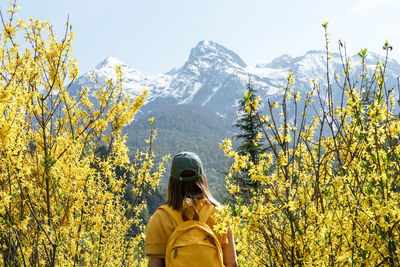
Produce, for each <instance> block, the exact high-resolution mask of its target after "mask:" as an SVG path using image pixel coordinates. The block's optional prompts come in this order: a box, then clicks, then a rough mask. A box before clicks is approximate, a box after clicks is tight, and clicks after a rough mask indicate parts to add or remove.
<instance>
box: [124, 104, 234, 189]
mask: <svg viewBox="0 0 400 267" xmlns="http://www.w3.org/2000/svg"><path fill="white" fill-rule="evenodd" d="M150 117H154V128H156V129H157V137H156V139H155V141H154V145H153V149H154V153H155V154H156V156H157V158H158V159H160V157H161V156H162V155H166V154H171V157H173V155H175V154H177V153H178V152H180V151H193V152H195V153H197V154H198V155H199V156H200V158H201V159H202V161H203V165H204V168H205V172H206V175H207V178H208V181H209V185H210V188H211V190H212V192H213V193H215V194H216V195H218V192H219V191H222V190H223V188H224V174H223V173H221V172H223V171H227V169H228V168H229V164H228V159H227V158H226V157H225V156H224V153H223V151H222V150H221V148H220V147H219V144H220V143H221V141H222V140H223V139H225V138H230V137H232V136H233V132H232V126H231V125H230V124H229V123H228V122H226V121H225V120H224V119H223V118H221V117H219V116H218V115H216V114H215V113H214V112H211V111H209V110H208V109H206V108H205V107H202V106H193V105H174V106H169V107H166V108H163V109H160V110H157V111H154V112H151V113H150V114H141V115H140V116H139V117H138V118H137V119H135V120H134V121H133V122H132V123H131V124H130V125H129V126H127V127H126V128H125V129H124V133H125V134H126V135H127V146H128V147H129V148H130V149H131V151H129V155H131V156H132V155H133V154H134V153H135V152H136V151H135V149H144V148H145V147H146V145H147V144H146V143H145V142H144V140H147V139H148V138H149V135H150V123H149V121H148V118H150ZM170 162H171V161H169V162H168V163H167V165H166V167H167V171H166V173H165V177H164V178H162V184H163V185H164V186H165V185H166V184H167V183H168V179H169V167H170Z"/></svg>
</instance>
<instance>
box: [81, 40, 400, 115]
mask: <svg viewBox="0 0 400 267" xmlns="http://www.w3.org/2000/svg"><path fill="white" fill-rule="evenodd" d="M331 55H332V57H333V59H332V60H331V61H329V64H330V67H329V71H330V72H332V73H333V72H334V71H335V72H336V71H337V72H339V73H340V71H341V70H342V69H343V68H342V66H341V60H340V57H339V55H338V54H335V53H331ZM357 57H358V56H357V55H356V56H355V57H353V60H354V61H357ZM367 59H368V61H371V62H372V63H373V64H376V63H377V60H378V56H377V55H376V54H373V53H371V54H369V56H368V58H367ZM358 61H359V57H358ZM116 65H120V66H122V72H123V73H124V76H123V84H124V90H125V92H126V93H128V94H131V95H133V96H135V95H138V94H139V93H140V92H142V90H143V89H144V88H147V89H148V90H149V96H148V99H147V103H146V105H145V106H144V107H143V108H142V111H152V110H156V109H159V108H162V107H165V106H167V105H176V104H190V105H202V106H206V107H207V108H209V109H210V110H213V111H215V112H216V113H218V114H221V115H222V116H225V117H226V118H232V117H234V116H235V114H236V111H237V104H238V100H240V99H241V98H242V97H243V93H244V91H245V90H246V84H247V82H248V81H249V79H250V81H251V82H252V84H253V86H254V88H255V89H256V90H258V95H259V96H260V97H261V98H267V97H272V98H275V99H278V98H279V96H280V94H281V88H282V87H285V86H286V83H287V78H286V77H287V75H288V69H289V68H291V69H292V70H293V73H294V75H295V77H296V84H295V87H296V90H300V91H302V93H301V95H305V93H306V92H308V91H309V90H311V88H310V86H311V82H310V81H311V79H314V78H316V79H318V81H321V87H323V86H324V84H323V83H324V80H325V79H326V70H327V68H326V52H325V51H318V50H312V51H309V52H307V53H305V54H304V55H302V56H298V57H292V56H289V55H282V56H280V57H278V58H276V59H274V60H273V61H272V62H270V63H267V64H259V65H257V66H256V67H247V66H246V63H245V62H243V60H242V59H241V58H240V57H239V56H238V55H237V54H236V53H235V52H233V51H231V50H229V49H227V48H225V47H224V46H222V45H220V44H218V43H216V42H213V41H210V40H203V41H200V42H199V43H198V44H197V45H196V46H195V47H194V48H192V49H191V52H190V56H189V58H188V60H187V61H186V62H185V64H183V66H182V67H180V68H174V69H172V70H171V71H169V72H167V73H164V74H155V75H146V74H144V73H142V72H141V71H139V70H137V69H134V68H132V67H130V66H128V65H126V64H125V63H124V62H122V61H121V60H119V59H118V58H116V57H113V56H112V57H108V58H106V59H105V60H103V61H102V62H101V63H100V64H98V65H97V67H96V68H95V69H94V70H93V72H94V76H95V78H96V80H98V81H100V82H101V81H105V80H107V79H110V78H111V79H115V78H116V76H115V67H116ZM357 71H359V70H357V69H355V72H357ZM387 73H388V74H390V76H388V78H389V79H388V81H389V82H391V80H395V78H393V77H397V76H398V74H399V73H400V65H399V64H398V63H397V62H396V61H394V60H389V61H388V68H387ZM90 76H91V75H90V74H89V73H87V74H84V75H83V76H81V77H79V79H78V80H77V82H76V86H89V87H91V88H96V86H95V83H94V82H93V81H92V80H91V79H90Z"/></svg>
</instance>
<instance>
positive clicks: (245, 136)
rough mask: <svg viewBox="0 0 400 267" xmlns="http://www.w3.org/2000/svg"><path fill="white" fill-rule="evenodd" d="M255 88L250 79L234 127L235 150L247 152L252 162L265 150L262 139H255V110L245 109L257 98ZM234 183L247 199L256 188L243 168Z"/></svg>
mask: <svg viewBox="0 0 400 267" xmlns="http://www.w3.org/2000/svg"><path fill="white" fill-rule="evenodd" d="M256 93H257V90H256V89H254V86H253V84H252V83H251V81H250V79H249V82H248V83H247V90H246V93H245V95H246V98H243V99H242V100H240V102H239V111H238V114H237V116H236V123H235V124H234V127H236V128H238V129H239V133H238V134H237V135H235V136H234V138H235V139H237V140H238V141H239V144H240V145H239V147H238V148H237V151H238V153H239V154H240V155H246V154H248V155H249V157H250V160H251V161H252V162H254V163H257V162H258V158H259V155H260V154H261V153H263V152H265V150H266V148H265V146H264V144H263V142H262V139H257V134H258V132H260V131H261V130H262V128H261V127H262V126H261V125H260V123H259V121H258V118H257V116H256V112H255V110H251V111H250V112H247V111H246V107H245V106H246V103H248V102H251V101H253V100H255V99H256V98H257V95H256ZM235 180H236V183H237V184H238V185H239V186H240V193H239V195H240V196H241V197H242V199H243V200H249V199H250V197H251V195H250V190H251V189H256V188H257V182H254V181H252V180H250V178H249V175H248V173H247V171H246V170H244V171H243V172H242V173H241V174H240V175H238V177H236V178H235Z"/></svg>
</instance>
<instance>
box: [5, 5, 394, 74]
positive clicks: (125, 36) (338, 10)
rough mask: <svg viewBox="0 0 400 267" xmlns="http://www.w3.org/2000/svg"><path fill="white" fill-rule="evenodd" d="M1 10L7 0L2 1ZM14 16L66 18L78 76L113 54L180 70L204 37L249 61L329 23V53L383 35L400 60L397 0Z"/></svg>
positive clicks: (373, 46)
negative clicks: (343, 43)
mask: <svg viewBox="0 0 400 267" xmlns="http://www.w3.org/2000/svg"><path fill="white" fill-rule="evenodd" d="M0 3H1V5H0V8H1V10H2V12H4V11H5V10H6V8H7V5H8V0H0ZM19 4H20V5H21V6H22V8H21V10H20V15H21V16H22V17H24V18H26V17H30V16H32V17H34V18H41V19H47V20H49V21H50V22H51V23H52V24H53V25H54V27H55V31H56V32H58V33H62V32H63V30H64V28H63V27H64V26H63V25H64V23H65V21H66V19H67V15H68V14H69V16H70V22H71V24H72V25H73V31H74V33H75V35H76V40H75V42H74V53H73V56H74V57H75V58H77V59H78V60H79V62H80V67H81V74H83V72H86V71H88V70H90V69H93V68H94V67H95V66H96V65H97V64H98V63H99V62H100V61H102V60H103V59H104V58H106V57H108V56H111V55H113V56H116V57H118V58H119V59H120V60H121V61H123V62H125V63H127V64H128V65H130V66H132V67H134V68H136V69H139V70H141V71H143V72H145V73H147V74H151V73H161V72H166V71H168V70H170V69H171V68H174V67H180V66H182V65H183V64H184V62H185V61H186V59H187V57H188V55H189V53H190V49H191V48H192V47H194V46H195V45H196V44H197V43H198V42H199V41H200V40H204V39H209V40H213V41H216V42H218V43H220V44H221V45H224V46H225V47H227V48H228V49H231V50H233V51H235V52H236V53H238V54H239V56H241V57H242V59H243V60H244V61H245V62H246V63H247V64H248V65H250V66H254V65H255V64H257V63H266V62H269V61H270V60H272V59H273V58H275V57H277V56H279V55H281V54H289V55H292V56H299V55H302V54H304V53H305V52H306V51H308V50H310V49H323V48H324V39H323V29H322V27H321V23H322V22H324V21H329V22H330V23H329V32H330V34H331V39H332V42H331V50H332V51H334V52H335V51H337V41H338V39H341V40H343V41H346V44H347V46H348V50H349V52H350V53H351V54H354V53H356V52H357V51H358V50H359V49H361V48H368V50H371V51H374V52H377V53H381V51H382V45H383V43H384V41H385V39H386V38H387V39H389V42H390V43H391V44H392V45H393V47H394V49H393V52H392V57H393V58H395V59H396V60H399V61H400V16H399V12H400V1H398V0H336V1H323V0H302V1H301V0H280V1H276V0H275V1H270V0H247V1H244V0H230V1H228V0H197V1H194V0H142V1H138V0H114V1H111V0H68V1H66V0H64V1H58V0H20V1H19Z"/></svg>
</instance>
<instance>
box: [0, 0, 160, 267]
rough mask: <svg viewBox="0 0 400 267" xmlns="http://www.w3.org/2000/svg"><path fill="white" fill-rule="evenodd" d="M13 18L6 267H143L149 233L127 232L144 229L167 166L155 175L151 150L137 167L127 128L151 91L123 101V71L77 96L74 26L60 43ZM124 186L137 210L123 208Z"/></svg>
mask: <svg viewBox="0 0 400 267" xmlns="http://www.w3.org/2000/svg"><path fill="white" fill-rule="evenodd" d="M16 10H17V8H16V5H15V2H14V3H11V5H10V8H9V10H8V16H7V17H4V16H3V14H2V22H3V25H2V26H3V28H2V31H1V35H0V42H1V44H0V157H1V160H0V253H1V254H0V265H1V266H20V265H22V266H31V265H32V266H38V265H41V266H55V265H60V266H70V265H73V266H82V265H101V266H105V265H106V266H120V265H126V266H138V265H140V264H141V263H140V261H141V258H140V255H141V254H140V253H141V247H142V245H141V242H142V239H143V234H139V235H133V234H131V232H130V231H131V230H130V229H132V227H136V228H139V229H143V225H142V224H141V221H140V217H139V215H140V212H141V211H142V209H143V207H144V205H145V203H144V202H141V201H138V199H143V198H141V197H140V196H141V195H142V194H143V192H144V191H145V190H147V189H146V187H147V188H148V187H153V188H154V187H155V186H156V185H157V183H158V180H159V177H160V175H161V173H162V172H163V163H162V164H160V166H159V167H158V169H156V170H155V171H154V170H153V171H152V169H153V155H152V153H151V146H150V149H149V150H148V151H144V152H142V153H139V152H138V153H137V155H136V157H135V161H134V163H133V164H131V163H130V160H129V158H128V156H127V147H126V146H125V137H124V136H122V135H121V128H122V127H123V126H124V125H126V124H127V123H129V122H130V121H131V120H132V119H133V117H134V115H135V113H136V112H137V111H138V109H139V108H140V107H141V106H142V105H143V103H144V101H145V99H146V95H147V92H146V91H144V92H143V93H142V94H141V95H139V96H137V97H136V99H134V100H133V99H131V98H130V97H128V96H124V95H123V90H122V82H121V79H122V73H121V70H120V69H119V68H117V70H116V71H117V76H118V79H117V81H114V82H113V81H111V80H110V81H107V82H106V84H105V85H101V84H99V88H98V89H97V90H96V91H94V92H90V91H89V89H88V88H82V89H80V90H78V92H77V94H76V95H73V96H72V95H71V94H70V93H69V88H70V86H71V84H72V83H73V82H74V81H75V79H76V78H77V75H78V67H77V62H76V61H74V60H71V59H70V54H71V49H72V48H71V42H72V39H73V36H72V33H71V32H70V28H69V25H68V23H67V27H66V32H65V35H64V36H63V38H62V39H61V40H60V41H59V40H57V38H56V35H55V33H54V32H53V29H52V27H51V25H50V24H49V23H48V22H42V21H40V20H33V19H29V20H28V21H23V20H21V19H18V20H17V14H16V13H17V12H16ZM21 41H22V44H21V45H20V44H18V42H21ZM93 93H94V94H95V95H96V96H97V101H95V103H92V101H91V100H90V99H91V98H90V97H89V96H90V94H93ZM152 132H153V133H154V131H152ZM153 138H154V134H152V136H151V137H150V140H149V142H150V144H151V141H152V139H153ZM100 147H101V148H102V150H101V149H100ZM99 151H103V153H99ZM116 169H123V170H125V173H126V175H123V176H122V177H120V178H117V176H116V173H115V170H116ZM127 179H130V181H131V183H132V184H133V191H134V192H133V194H134V196H136V200H137V201H135V203H126V202H125V201H124V200H123V196H124V193H125V192H124V191H125V188H126V183H127Z"/></svg>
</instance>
